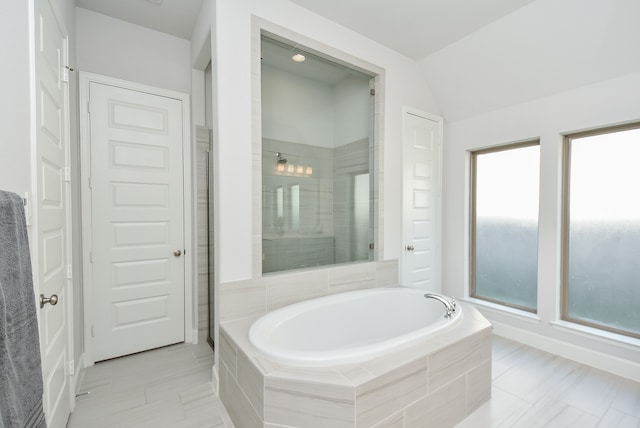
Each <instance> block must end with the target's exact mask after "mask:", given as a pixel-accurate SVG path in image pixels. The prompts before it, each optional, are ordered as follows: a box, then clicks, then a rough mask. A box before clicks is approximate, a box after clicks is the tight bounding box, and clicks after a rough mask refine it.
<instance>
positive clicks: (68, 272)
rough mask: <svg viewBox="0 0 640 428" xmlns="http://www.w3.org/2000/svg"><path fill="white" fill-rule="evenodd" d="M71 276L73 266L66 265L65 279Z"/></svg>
mask: <svg viewBox="0 0 640 428" xmlns="http://www.w3.org/2000/svg"><path fill="white" fill-rule="evenodd" d="M71 278H73V266H72V265H67V279H71Z"/></svg>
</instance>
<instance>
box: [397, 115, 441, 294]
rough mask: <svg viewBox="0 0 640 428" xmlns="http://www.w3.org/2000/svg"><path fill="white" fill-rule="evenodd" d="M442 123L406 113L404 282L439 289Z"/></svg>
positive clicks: (407, 284) (404, 141) (408, 284)
mask: <svg viewBox="0 0 640 428" xmlns="http://www.w3.org/2000/svg"><path fill="white" fill-rule="evenodd" d="M440 129H441V122H439V121H437V120H432V119H428V118H426V117H421V116H418V115H415V114H412V113H405V117H404V131H403V146H404V147H403V150H404V177H403V180H404V184H403V186H404V200H405V202H404V215H403V217H404V227H403V228H404V233H403V235H404V253H403V254H404V255H403V259H402V262H403V269H402V272H403V281H402V282H403V285H405V286H409V287H415V288H423V289H429V290H433V291H439V289H440V284H439V274H440V272H439V270H440V267H439V263H440V262H439V260H440V257H439V255H438V251H439V246H440V243H439V238H438V237H439V230H438V228H439V227H440V222H439V212H440V206H439V204H440V186H441V184H440V163H441V150H442V149H441V146H442V135H441V131H440Z"/></svg>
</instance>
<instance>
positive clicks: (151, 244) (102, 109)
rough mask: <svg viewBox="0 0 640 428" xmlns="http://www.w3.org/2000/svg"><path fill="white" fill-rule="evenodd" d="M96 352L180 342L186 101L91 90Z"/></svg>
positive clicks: (101, 87) (96, 86)
mask: <svg viewBox="0 0 640 428" xmlns="http://www.w3.org/2000/svg"><path fill="white" fill-rule="evenodd" d="M89 97H90V101H89V110H90V119H89V121H90V134H91V178H90V185H91V195H92V197H91V211H92V214H93V218H92V235H93V236H92V238H93V248H92V254H91V258H92V263H93V305H94V307H93V310H94V311H95V313H94V315H93V319H94V320H95V321H94V325H93V329H92V335H93V341H94V343H93V353H94V355H93V356H94V360H95V361H100V360H104V359H108V358H113V357H118V356H121V355H126V354H131V353H135V352H139V351H144V350H147V349H152V348H157V347H160V346H164V345H169V344H173V343H177V342H182V341H184V322H185V320H184V292H185V290H184V288H185V284H184V272H185V257H184V255H183V253H184V248H185V247H184V219H183V212H184V211H183V209H184V207H183V205H184V201H183V159H182V156H183V141H182V138H183V137H182V136H183V129H182V126H183V120H182V101H181V100H177V99H173V98H169V97H165V96H160V95H154V94H150V93H146V92H140V91H135V90H131V89H125V88H121V87H117V86H111V85H106V84H101V83H96V82H91V83H90V89H89Z"/></svg>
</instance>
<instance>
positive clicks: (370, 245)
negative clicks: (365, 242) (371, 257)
mask: <svg viewBox="0 0 640 428" xmlns="http://www.w3.org/2000/svg"><path fill="white" fill-rule="evenodd" d="M375 247H376V244H374V243H373V242H371V243H370V244H369V249H370V250H373V249H374V248H375Z"/></svg>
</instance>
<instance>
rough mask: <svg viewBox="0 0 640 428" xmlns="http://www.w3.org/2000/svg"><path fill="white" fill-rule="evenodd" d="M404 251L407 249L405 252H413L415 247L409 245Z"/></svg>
mask: <svg viewBox="0 0 640 428" xmlns="http://www.w3.org/2000/svg"><path fill="white" fill-rule="evenodd" d="M406 249H407V251H413V250H415V247H414V246H413V245H411V244H409V245H407V246H406Z"/></svg>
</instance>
